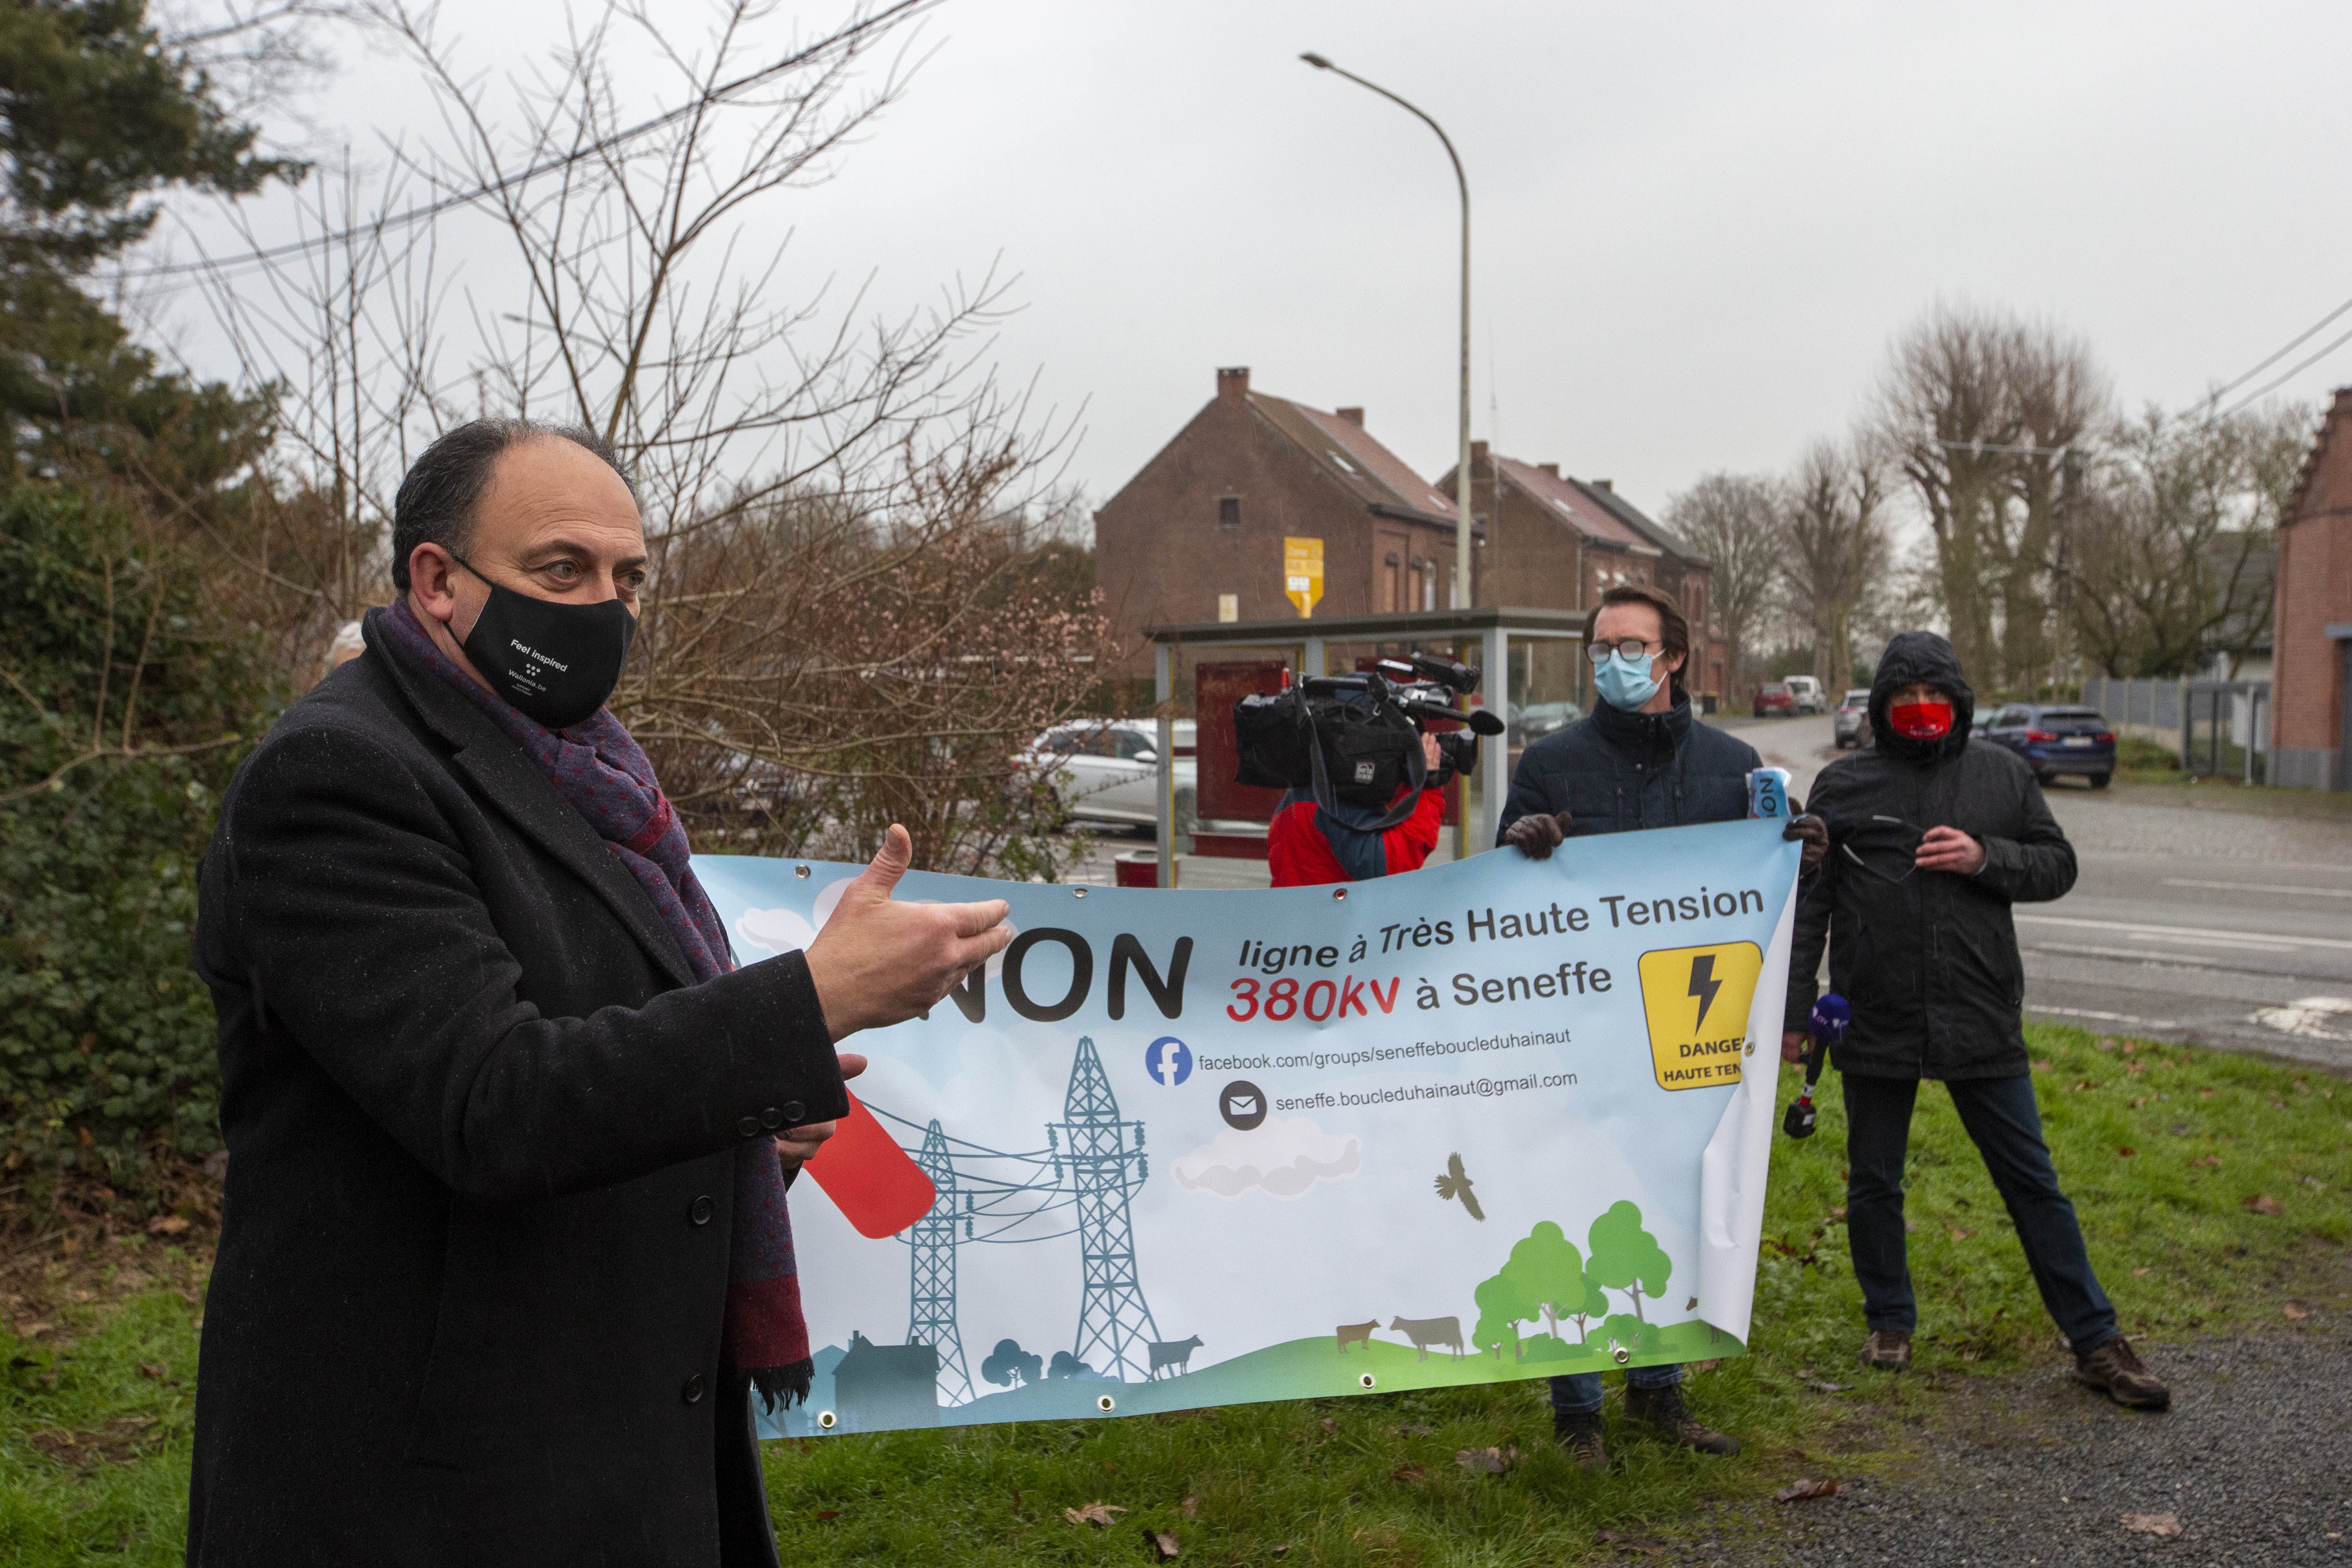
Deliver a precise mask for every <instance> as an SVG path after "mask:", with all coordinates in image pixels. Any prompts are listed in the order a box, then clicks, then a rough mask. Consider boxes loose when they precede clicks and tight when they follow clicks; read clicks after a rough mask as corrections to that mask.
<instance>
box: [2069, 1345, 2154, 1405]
mask: <svg viewBox="0 0 2352 1568" xmlns="http://www.w3.org/2000/svg"><path fill="white" fill-rule="evenodd" d="M2074 1376H2075V1378H2076V1380H2077V1381H2079V1382H2082V1383H2085V1384H2089V1385H2090V1386H2091V1387H2093V1388H2095V1389H2097V1390H2098V1391H2099V1392H2100V1393H2102V1394H2105V1395H2106V1396H2107V1397H2108V1398H2109V1399H2112V1400H2114V1401H2115V1402H2116V1404H2117V1405H2125V1406H2127V1407H2129V1408H2130V1409H2133V1410H2168V1409H2170V1408H2171V1407H2172V1391H2171V1390H2170V1389H2168V1388H2167V1387H2165V1386H2164V1384H2161V1383H2158V1381H2157V1379H2156V1374H2155V1373H2152V1372H2150V1371H2148V1370H2147V1367H2145V1366H2142V1365H2141V1364H2140V1360H2139V1357H2137V1356H2136V1355H2134V1354H2132V1348H2131V1346H2130V1344H2128V1343H2127V1342H2126V1341H2125V1339H2124V1337H2123V1335H2121V1334H2117V1335H2116V1337H2115V1338H2114V1339H2111V1340H2108V1341H2106V1342H2105V1343H2103V1344H2099V1345H2095V1346H2094V1347H2093V1348H2092V1349H2091V1350H2090V1351H2089V1352H2085V1353H2084V1354H2082V1355H2078V1356H2076V1357H2075V1358H2074Z"/></svg>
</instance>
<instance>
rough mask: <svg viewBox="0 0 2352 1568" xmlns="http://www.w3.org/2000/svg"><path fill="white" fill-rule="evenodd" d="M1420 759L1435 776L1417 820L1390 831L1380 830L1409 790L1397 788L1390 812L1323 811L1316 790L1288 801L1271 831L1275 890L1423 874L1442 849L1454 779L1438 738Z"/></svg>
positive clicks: (1298, 792)
mask: <svg viewBox="0 0 2352 1568" xmlns="http://www.w3.org/2000/svg"><path fill="white" fill-rule="evenodd" d="M1421 755H1422V760H1423V762H1424V763H1427V764H1428V768H1429V774H1428V780H1427V783H1426V784H1424V785H1423V789H1422V792H1421V798H1420V799H1419V800H1417V801H1415V802H1414V803H1413V808H1412V815H1411V816H1407V817H1406V818H1405V819H1404V820H1403V821H1402V822H1400V823H1398V824H1397V825H1396V826H1393V827H1391V828H1388V829H1386V830H1385V831H1383V830H1382V829H1381V828H1380V827H1379V826H1378V824H1379V823H1380V821H1381V818H1383V817H1385V816H1388V815H1389V813H1390V812H1391V811H1393V810H1395V808H1396V805H1397V803H1398V802H1401V801H1402V800H1403V799H1404V796H1405V795H1406V793H1407V792H1408V791H1410V790H1411V789H1412V784H1410V783H1408V784H1402V785H1400V786H1399V787H1398V790H1397V794H1396V796H1395V798H1394V799H1393V800H1391V802H1390V803H1389V807H1388V810H1385V811H1375V810H1373V809H1372V808H1371V807H1370V806H1367V805H1348V804H1347V803H1345V802H1343V801H1342V802H1334V803H1333V804H1332V805H1317V804H1316V802H1315V795H1314V792H1313V791H1311V790H1302V789H1294V790H1291V791H1289V792H1288V793H1287V794H1286V795H1284V796H1283V797H1282V805H1280V806H1279V807H1277V808H1276V811H1275V814H1274V821H1273V822H1272V823H1270V824H1269V825H1268V826H1267V827H1266V830H1265V863H1266V867H1267V868H1268V869H1269V870H1271V871H1272V872H1273V873H1274V883H1273V885H1274V886H1276V887H1277V888H1316V887H1321V886H1323V885H1324V884H1326V883H1329V882H1364V881H1370V879H1372V878H1374V877H1390V876H1394V875H1396V874H1397V873H1399V872H1402V871H1418V870H1420V869H1421V866H1422V862H1423V861H1424V860H1427V859H1428V858H1429V852H1430V851H1431V850H1433V849H1434V848H1436V847H1437V834H1438V829H1439V827H1440V826H1442V825H1443V824H1444V820H1445V780H1446V777H1447V776H1448V775H1447V773H1446V771H1445V766H1444V755H1443V753H1442V752H1441V751H1440V748H1439V746H1438V742H1437V737H1436V736H1434V735H1423V736H1422V737H1421Z"/></svg>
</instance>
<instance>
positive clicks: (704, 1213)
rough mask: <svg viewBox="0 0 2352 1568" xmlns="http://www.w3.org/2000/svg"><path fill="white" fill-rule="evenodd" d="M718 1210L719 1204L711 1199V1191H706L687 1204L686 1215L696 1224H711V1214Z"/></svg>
mask: <svg viewBox="0 0 2352 1568" xmlns="http://www.w3.org/2000/svg"><path fill="white" fill-rule="evenodd" d="M718 1210H719V1205H717V1204H714V1203H712V1202H711V1201H710V1194H709V1193H705V1194H702V1195H701V1196H700V1197H698V1198H697V1199H695V1200H694V1202H692V1203H690V1204H688V1205H687V1207H686V1217H687V1218H688V1220H689V1221H690V1222H692V1223H693V1224H695V1225H709V1223H710V1216H711V1215H713V1214H716V1213H717V1212H718Z"/></svg>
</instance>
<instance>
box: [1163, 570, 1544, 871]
mask: <svg viewBox="0 0 2352 1568" xmlns="http://www.w3.org/2000/svg"><path fill="white" fill-rule="evenodd" d="M1584 623H1585V615H1584V612H1582V611H1580V610H1537V609H1524V608H1515V607H1512V606H1509V605H1501V606H1489V607H1481V608H1476V609H1467V610H1422V611H1406V612H1403V613H1402V614H1391V615H1377V616H1330V617H1327V618H1323V619H1304V620H1271V621H1205V622H1196V623H1193V624H1191V625H1187V626H1155V627H1152V628H1150V633H1149V635H1150V638H1151V642H1152V676H1153V697H1154V700H1155V702H1154V708H1153V711H1154V713H1155V714H1156V715H1157V717H1158V719H1159V721H1160V734H1159V745H1158V747H1157V756H1158V759H1159V769H1160V779H1159V792H1158V793H1159V813H1158V816H1159V837H1160V868H1159V879H1158V881H1159V885H1160V887H1163V888H1165V887H1169V886H1171V885H1172V884H1173V881H1174V876H1173V873H1174V859H1175V837H1176V826H1177V816H1176V766H1175V758H1176V748H1175V729H1174V726H1175V721H1176V720H1177V719H1178V718H1179V717H1180V716H1181V713H1180V710H1181V709H1184V708H1187V707H1190V706H1191V705H1192V690H1193V689H1194V685H1195V683H1194V682H1191V681H1188V680H1187V679H1186V678H1187V676H1188V674H1195V673H1196V672H1197V670H1198V668H1199V666H1200V665H1201V664H1202V661H1204V660H1208V661H1219V660H1224V659H1230V658H1235V657H1236V656H1251V655H1254V656H1257V658H1260V659H1262V660H1264V661H1265V662H1266V665H1267V667H1268V668H1271V667H1272V666H1273V665H1275V664H1279V666H1280V667H1281V668H1283V669H1286V670H1287V671H1288V672H1289V673H1290V675H1291V676H1292V677H1293V678H1294V679H1303V678H1304V677H1307V676H1317V675H1345V674H1349V673H1351V672H1353V671H1355V670H1357V669H1360V668H1366V667H1368V665H1369V664H1370V661H1371V660H1372V659H1374V658H1381V657H1392V656H1395V655H1398V654H1402V653H1414V652H1419V653H1433V654H1439V655H1443V656H1444V657H1445V658H1452V659H1455V660H1457V661H1459V662H1460V663H1463V664H1469V665H1475V666H1477V667H1478V668H1479V670H1480V679H1479V687H1478V690H1477V692H1476V693H1475V695H1474V696H1472V697H1470V698H1468V699H1466V700H1465V701H1466V704H1467V705H1469V706H1479V707H1485V708H1487V709H1490V710H1493V711H1495V712H1496V713H1498V714H1501V715H1502V716H1503V718H1504V721H1505V732H1504V733H1503V734H1501V735H1497V736H1494V737H1492V738H1490V739H1488V740H1486V741H1485V742H1481V744H1480V745H1479V748H1478V766H1477V771H1476V773H1475V776H1474V777H1472V778H1470V779H1466V780H1465V781H1464V785H1465V787H1464V789H1463V792H1462V798H1461V805H1460V809H1459V811H1458V813H1457V814H1456V820H1455V822H1454V846H1453V847H1454V858H1456V859H1462V858H1467V857H1468V856H1470V855H1472V854H1474V853H1475V852H1476V851H1477V850H1480V849H1485V848H1486V847H1490V846H1491V845H1492V844H1493V843H1494V842H1495V835H1496V832H1497V831H1498V830H1499V829H1500V828H1501V826H1502V820H1503V801H1504V797H1505V795H1507V794H1508V792H1509V788H1510V777H1511V768H1512V766H1513V765H1514V764H1515V763H1517V757H1518V752H1520V751H1521V750H1522V749H1524V747H1525V746H1526V744H1527V743H1528V742H1529V741H1532V740H1538V739H1540V738H1541V737H1542V736H1543V735H1545V734H1548V733H1550V732H1551V731H1553V730H1556V729H1559V728H1562V727H1564V726H1565V724H1566V723H1568V722H1569V721H1572V720H1573V719H1575V718H1576V717H1579V716H1580V715H1581V713H1582V712H1583V710H1584V708H1585V705H1586V704H1587V703H1588V702H1589V701H1590V690H1591V687H1590V679H1589V677H1588V675H1587V673H1586V671H1585V669H1584V660H1583V658H1582V657H1581V651H1582V645H1583V639H1584ZM1192 718H1193V721H1194V723H1195V726H1196V729H1195V733H1196V735H1197V736H1198V737H1199V739H1200V741H1201V742H1203V743H1202V744H1200V745H1198V746H1196V748H1195V750H1196V753H1197V760H1196V767H1202V766H1209V765H1211V764H1212V763H1213V762H1215V761H1222V760H1223V759H1228V758H1230V757H1231V756H1232V754H1233V752H1232V747H1231V745H1230V743H1229V739H1228V743H1227V744H1225V745H1223V746H1214V745H1211V744H1208V743H1207V742H1209V741H1210V740H1211V733H1210V731H1211V727H1212V726H1213V725H1217V724H1222V725H1223V726H1224V727H1225V729H1224V733H1225V734H1226V736H1227V737H1228V738H1229V737H1230V731H1231V726H1232V723H1233V715H1232V711H1231V709H1230V707H1229V706H1227V707H1226V709H1225V710H1224V711H1223V712H1197V711H1196V712H1194V713H1193V714H1192ZM1210 782H1211V781H1208V780H1205V779H1203V780H1202V781H1201V789H1200V796H1199V798H1203V799H1205V798H1209V797H1210V796H1211V795H1212V791H1211V790H1210V789H1209V787H1208V785H1209V784H1210ZM1202 817H1203V818H1204V820H1202V821H1201V822H1200V823H1199V824H1198V825H1197V826H1195V827H1194V832H1195V834H1196V835H1197V836H1201V837H1210V838H1215V837H1222V836H1223V835H1222V834H1221V830H1223V829H1227V828H1230V827H1234V826H1244V825H1239V824H1225V823H1221V822H1218V821H1216V820H1214V819H1213V818H1212V817H1210V816H1209V814H1208V813H1206V812H1203V813H1202Z"/></svg>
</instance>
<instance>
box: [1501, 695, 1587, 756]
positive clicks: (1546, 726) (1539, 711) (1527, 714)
mask: <svg viewBox="0 0 2352 1568" xmlns="http://www.w3.org/2000/svg"><path fill="white" fill-rule="evenodd" d="M1583 717H1584V710H1583V709H1581V708H1580V707H1578V706H1577V705H1576V704H1575V703H1573V702H1530V703H1528V705H1527V706H1526V707H1525V708H1515V709H1513V710H1511V725H1510V730H1511V732H1510V734H1509V735H1508V736H1507V737H1506V738H1505V743H1506V744H1508V745H1513V746H1524V745H1526V744H1528V742H1531V741H1540V740H1542V739H1543V738H1544V737H1545V736H1546V735H1549V734H1553V733H1556V732H1557V731H1561V730H1565V729H1567V728H1568V727H1569V726H1570V724H1573V723H1575V722H1576V721H1578V720H1579V719H1581V718H1583Z"/></svg>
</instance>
